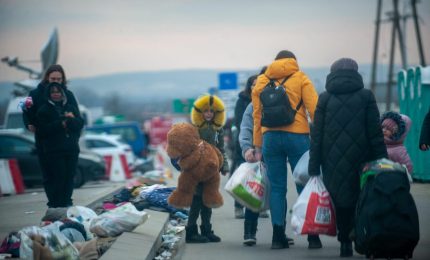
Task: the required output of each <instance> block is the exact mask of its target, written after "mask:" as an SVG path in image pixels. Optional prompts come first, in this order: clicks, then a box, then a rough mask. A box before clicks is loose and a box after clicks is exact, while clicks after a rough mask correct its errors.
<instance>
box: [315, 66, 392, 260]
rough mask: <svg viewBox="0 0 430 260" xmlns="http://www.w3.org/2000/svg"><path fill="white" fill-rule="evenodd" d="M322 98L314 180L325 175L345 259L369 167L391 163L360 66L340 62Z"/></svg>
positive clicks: (348, 253)
mask: <svg viewBox="0 0 430 260" xmlns="http://www.w3.org/2000/svg"><path fill="white" fill-rule="evenodd" d="M330 71H331V72H330V74H329V75H328V76H327V81H326V91H325V92H324V93H322V94H321V95H320V96H319V99H318V104H317V108H316V111H315V116H314V125H313V128H312V131H311V146H310V159H309V175H311V176H316V175H319V174H320V167H321V169H322V173H323V181H324V184H325V186H326V188H327V190H328V192H329V193H330V195H331V198H332V199H333V203H334V206H335V208H336V218H337V219H336V221H337V227H338V231H339V233H338V240H339V241H340V242H341V249H340V254H341V256H343V257H345V256H352V242H351V240H350V239H349V233H350V232H351V231H352V228H353V224H354V221H353V218H354V211H355V205H356V202H357V199H358V195H359V193H360V187H359V174H360V171H361V167H362V165H363V163H365V162H367V161H371V160H376V159H379V158H383V157H387V150H386V147H385V144H384V138H383V134H382V130H381V126H380V123H379V110H378V107H377V106H376V101H375V97H374V95H373V93H372V92H371V91H370V90H368V89H365V88H364V86H363V79H362V78H361V75H360V74H359V73H358V65H357V63H356V62H355V61H354V60H352V59H349V58H343V59H340V60H338V61H336V62H335V63H334V64H333V65H332V66H331V68H330Z"/></svg>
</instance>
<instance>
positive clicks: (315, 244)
mask: <svg viewBox="0 0 430 260" xmlns="http://www.w3.org/2000/svg"><path fill="white" fill-rule="evenodd" d="M308 242H309V245H308V248H309V249H318V248H321V247H322V243H321V240H320V236H318V235H308Z"/></svg>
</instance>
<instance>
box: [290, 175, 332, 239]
mask: <svg viewBox="0 0 430 260" xmlns="http://www.w3.org/2000/svg"><path fill="white" fill-rule="evenodd" d="M291 226H292V227H293V230H294V233H295V234H297V235H298V234H301V235H305V234H324V235H329V236H336V216H335V212H334V207H333V202H332V201H331V198H330V194H329V193H328V191H327V189H326V188H325V186H324V183H323V182H322V180H321V178H320V177H311V178H310V179H309V181H308V183H307V184H306V186H305V188H304V189H303V191H302V193H301V194H300V196H299V197H298V198H297V202H296V203H295V204H294V206H293V215H292V218H291Z"/></svg>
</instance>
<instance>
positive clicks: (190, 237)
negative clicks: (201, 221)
mask: <svg viewBox="0 0 430 260" xmlns="http://www.w3.org/2000/svg"><path fill="white" fill-rule="evenodd" d="M185 242H186V243H207V242H209V240H208V238H207V237H206V236H201V235H199V232H198V230H197V225H192V226H188V227H186V228H185Z"/></svg>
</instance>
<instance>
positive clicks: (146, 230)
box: [100, 210, 169, 260]
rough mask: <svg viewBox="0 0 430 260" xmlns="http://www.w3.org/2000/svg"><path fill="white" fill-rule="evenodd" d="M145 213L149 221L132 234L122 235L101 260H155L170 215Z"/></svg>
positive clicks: (152, 212)
mask: <svg viewBox="0 0 430 260" xmlns="http://www.w3.org/2000/svg"><path fill="white" fill-rule="evenodd" d="M145 211H146V212H148V214H149V218H148V220H147V221H146V222H145V223H143V224H142V225H139V226H138V227H137V228H135V229H134V230H133V231H132V232H124V233H122V234H121V235H120V236H119V237H118V239H117V240H116V241H115V242H114V243H113V245H112V246H111V248H109V250H108V251H107V252H106V253H105V254H103V255H102V256H101V258H100V259H103V260H110V259H112V260H118V259H127V260H128V259H147V260H152V259H154V257H155V256H156V253H157V249H158V248H159V247H160V245H161V235H162V234H163V232H164V230H165V228H166V225H167V223H168V221H169V214H168V213H166V212H159V211H153V210H145Z"/></svg>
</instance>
